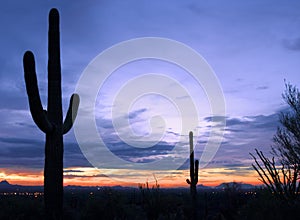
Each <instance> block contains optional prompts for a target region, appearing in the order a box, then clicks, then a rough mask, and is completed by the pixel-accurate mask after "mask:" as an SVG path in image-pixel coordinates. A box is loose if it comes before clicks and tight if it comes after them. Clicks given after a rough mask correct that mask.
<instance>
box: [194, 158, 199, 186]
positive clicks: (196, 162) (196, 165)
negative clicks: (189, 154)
mask: <svg viewBox="0 0 300 220" xmlns="http://www.w3.org/2000/svg"><path fill="white" fill-rule="evenodd" d="M198 171H199V160H196V161H195V184H197V183H198Z"/></svg>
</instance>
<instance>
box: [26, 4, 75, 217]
mask: <svg viewBox="0 0 300 220" xmlns="http://www.w3.org/2000/svg"><path fill="white" fill-rule="evenodd" d="M59 42H60V37H59V13H58V11H57V10H56V9H51V11H50V13H49V33H48V107H47V111H46V110H43V107H42V104H41V100H40V95H39V91H38V85H37V78H36V73H35V60H34V56H33V53H32V52H30V51H27V52H26V53H25V54H24V59H23V62H24V76H25V83H26V90H27V94H28V100H29V107H30V112H31V115H32V118H33V120H34V122H35V123H36V125H37V126H38V127H39V128H40V129H41V130H42V131H43V132H44V133H45V134H46V145H45V167H44V198H45V199H44V200H45V209H46V216H47V218H48V219H62V216H63V151H64V147H63V135H64V134H66V133H67V132H68V131H69V130H70V129H71V127H72V124H73V121H74V120H75V117H76V114H77V110H78V105H79V96H78V95H77V94H73V95H72V96H71V99H70V105H69V109H68V112H67V115H66V118H65V121H64V122H63V115H62V93H61V64H60V43H59Z"/></svg>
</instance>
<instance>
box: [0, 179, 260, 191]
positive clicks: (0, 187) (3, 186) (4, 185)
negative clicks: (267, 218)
mask: <svg viewBox="0 0 300 220" xmlns="http://www.w3.org/2000/svg"><path fill="white" fill-rule="evenodd" d="M228 187H229V188H231V187H237V189H242V190H245V189H254V188H257V187H260V186H254V185H251V184H247V183H238V182H228V183H221V184H220V185H218V186H215V187H213V186H212V187H211V186H205V185H202V184H198V185H197V189H198V190H212V189H217V190H224V189H226V188H228ZM64 188H65V190H95V189H98V190H99V189H100V188H101V189H104V188H111V189H115V190H129V189H135V188H136V187H124V186H120V185H117V186H112V187H108V186H75V185H68V186H65V187H64ZM178 188H180V189H184V188H188V186H187V187H178ZM43 190H44V187H43V186H23V185H14V184H10V183H9V182H8V181H6V180H2V181H1V182H0V192H12V191H29V192H33V191H37V192H42V191H43Z"/></svg>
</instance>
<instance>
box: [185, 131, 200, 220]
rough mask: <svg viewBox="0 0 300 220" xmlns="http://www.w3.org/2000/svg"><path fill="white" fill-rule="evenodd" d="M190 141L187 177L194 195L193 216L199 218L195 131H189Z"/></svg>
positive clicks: (197, 162)
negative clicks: (188, 175)
mask: <svg viewBox="0 0 300 220" xmlns="http://www.w3.org/2000/svg"><path fill="white" fill-rule="evenodd" d="M189 142H190V179H186V182H187V183H188V184H189V185H190V192H191V196H192V212H193V213H192V217H193V219H198V210H197V183H198V171H199V161H198V160H196V161H195V159H194V143H193V132H190V133H189Z"/></svg>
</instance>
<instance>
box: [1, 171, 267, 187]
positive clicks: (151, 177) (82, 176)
mask: <svg viewBox="0 0 300 220" xmlns="http://www.w3.org/2000/svg"><path fill="white" fill-rule="evenodd" d="M65 171H67V172H65V173H64V185H65V186H67V185H78V186H115V185H121V186H131V187H137V186H138V185H139V184H144V183H146V182H148V183H149V185H150V186H152V185H155V179H156V180H157V182H158V184H159V185H160V187H166V188H172V187H188V185H187V183H186V181H185V180H186V179H187V178H189V171H188V170H175V171H172V172H170V171H156V172H149V171H142V170H139V171H136V170H111V172H110V173H111V176H117V175H118V177H117V178H111V177H107V176H104V175H103V174H101V172H100V171H99V170H97V169H95V168H92V167H90V168H87V167H70V168H67V169H65ZM106 173H107V172H106ZM127 174H128V177H127V176H126V175H127ZM125 178H126V179H125ZM2 180H7V181H8V182H9V183H10V184H18V185H43V181H44V177H43V171H42V170H33V171H25V170H13V169H2V170H0V181H2ZM224 182H243V183H249V184H253V185H260V184H261V182H260V181H259V180H258V176H257V174H256V173H255V171H254V170H249V169H247V167H239V168H238V169H237V170H226V169H225V168H205V169H201V170H200V173H199V182H198V184H203V185H205V186H217V185H219V184H221V183H224Z"/></svg>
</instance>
